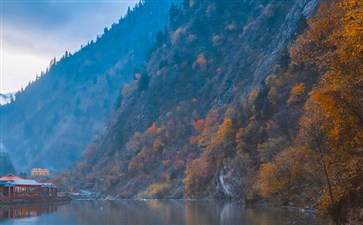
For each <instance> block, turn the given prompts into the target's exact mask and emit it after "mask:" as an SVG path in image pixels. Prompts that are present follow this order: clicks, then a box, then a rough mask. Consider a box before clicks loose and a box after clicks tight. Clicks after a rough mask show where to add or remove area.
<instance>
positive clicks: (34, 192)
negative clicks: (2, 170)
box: [0, 175, 57, 197]
mask: <svg viewBox="0 0 363 225" xmlns="http://www.w3.org/2000/svg"><path fill="white" fill-rule="evenodd" d="M0 196H2V197H17V196H57V188H56V187H55V185H54V184H52V183H38V182H37V181H35V180H26V179H22V178H20V177H16V176H13V175H7V176H4V177H1V178H0Z"/></svg>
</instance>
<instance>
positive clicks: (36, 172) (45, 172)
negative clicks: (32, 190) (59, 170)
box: [31, 168, 50, 176]
mask: <svg viewBox="0 0 363 225" xmlns="http://www.w3.org/2000/svg"><path fill="white" fill-rule="evenodd" d="M31 175H32V176H50V170H49V169H45V168H34V169H32V171H31Z"/></svg>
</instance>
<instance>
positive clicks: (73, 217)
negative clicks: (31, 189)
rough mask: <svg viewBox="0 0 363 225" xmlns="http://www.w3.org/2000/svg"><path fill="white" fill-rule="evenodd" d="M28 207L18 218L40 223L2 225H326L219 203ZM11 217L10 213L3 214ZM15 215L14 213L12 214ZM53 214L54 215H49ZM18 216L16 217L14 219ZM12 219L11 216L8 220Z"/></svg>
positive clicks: (314, 219)
mask: <svg viewBox="0 0 363 225" xmlns="http://www.w3.org/2000/svg"><path fill="white" fill-rule="evenodd" d="M44 209H45V208H42V209H41V210H39V208H37V209H35V208H28V209H27V211H26V212H25V211H24V213H22V211H21V210H20V211H16V213H15V214H16V215H18V214H20V215H28V216H29V215H35V216H38V217H37V219H36V220H27V221H26V223H24V221H21V220H18V219H7V220H3V221H0V224H2V223H4V224H17V225H18V224H29V225H32V224H37V225H39V224H54V225H63V224H67V225H116V224H117V225H153V224H157V225H237V224H241V225H290V224H291V225H292V224H294V225H322V224H326V223H324V222H323V221H321V220H319V218H317V217H315V216H314V215H311V214H303V213H300V212H298V211H297V210H288V209H278V208H269V207H243V206H239V205H237V204H235V203H227V202H218V201H179V200H159V201H158V200H152V201H132V200H125V201H73V202H71V203H70V204H67V205H62V206H56V207H54V208H48V211H47V210H45V211H44ZM1 212H2V213H1V215H7V213H9V210H8V211H6V210H5V209H4V210H3V211H1ZM10 212H11V213H13V214H12V215H15V214H14V210H13V211H11V210H10ZM49 213H50V214H49ZM13 217H14V216H13ZM13 217H10V218H13ZM5 218H9V217H5Z"/></svg>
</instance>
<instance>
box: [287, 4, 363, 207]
mask: <svg viewBox="0 0 363 225" xmlns="http://www.w3.org/2000/svg"><path fill="white" fill-rule="evenodd" d="M362 37H363V2H362V1H359V0H349V1H338V0H334V1H330V2H328V1H325V2H324V3H323V4H322V6H321V7H320V9H319V11H318V14H317V16H316V17H315V18H313V19H312V20H310V21H309V29H308V30H307V31H306V32H305V33H304V34H303V35H302V36H301V37H299V38H298V40H297V42H296V44H295V46H294V48H293V49H292V51H291V55H292V57H293V60H294V62H295V63H309V64H313V65H315V66H316V67H317V68H318V69H319V72H320V74H321V79H320V81H319V83H318V84H317V85H316V87H315V90H314V91H313V92H311V97H310V101H312V102H313V103H312V105H314V107H312V108H311V109H307V114H309V113H312V112H313V111H315V112H314V113H315V114H317V115H316V116H314V118H315V119H317V123H318V124H321V126H320V127H319V128H317V129H318V131H319V132H320V133H321V135H323V136H324V140H326V141H324V142H325V145H326V146H327V147H325V148H327V149H324V150H319V151H320V152H325V151H327V150H328V151H329V152H330V154H329V155H330V158H331V159H330V160H331V162H332V163H331V167H332V168H331V169H330V171H327V174H328V175H327V176H329V174H330V176H332V177H336V178H337V179H335V182H334V183H335V184H334V186H333V187H331V189H333V191H330V192H334V190H339V191H338V192H339V193H340V194H339V196H332V193H331V194H330V195H331V196H330V198H331V200H332V202H334V201H333V200H334V198H333V197H335V198H336V199H335V200H338V199H339V197H340V196H341V195H342V193H343V192H344V191H347V190H349V189H353V190H354V189H357V188H358V187H359V185H361V182H359V181H361V180H363V177H362V174H363V173H362V166H361V165H362V164H363V154H362V153H363V114H362V112H363V99H362V97H361V96H362V94H363V67H362V65H363V47H362V46H363V39H362ZM317 109H319V110H317ZM308 117H309V116H308ZM322 128H323V130H321V129H322ZM316 148H317V149H319V147H318V146H317V147H316ZM328 207H329V205H328Z"/></svg>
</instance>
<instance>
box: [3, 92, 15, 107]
mask: <svg viewBox="0 0 363 225" xmlns="http://www.w3.org/2000/svg"><path fill="white" fill-rule="evenodd" d="M14 100H15V93H7V94H1V93H0V105H6V104H9V103H10V102H12V101H14Z"/></svg>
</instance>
